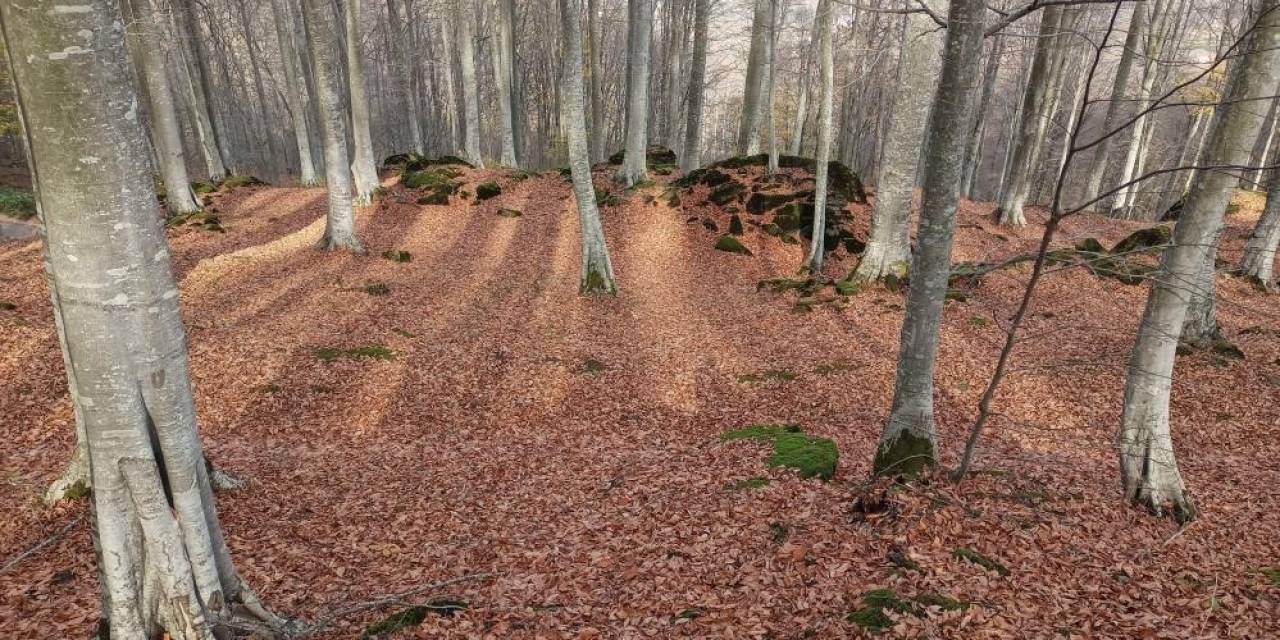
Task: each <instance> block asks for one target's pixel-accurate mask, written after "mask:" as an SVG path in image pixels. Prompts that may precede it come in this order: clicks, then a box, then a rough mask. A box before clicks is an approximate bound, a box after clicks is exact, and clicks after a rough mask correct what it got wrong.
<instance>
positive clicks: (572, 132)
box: [560, 0, 618, 295]
mask: <svg viewBox="0 0 1280 640" xmlns="http://www.w3.org/2000/svg"><path fill="white" fill-rule="evenodd" d="M560 13H561V22H562V26H563V29H564V64H565V69H564V74H563V75H564V79H563V82H564V90H563V94H562V102H561V104H562V106H563V108H564V119H565V125H566V126H565V133H566V134H568V138H569V171H570V172H571V173H572V175H573V197H574V200H575V201H576V202H577V205H578V221H579V223H580V224H581V225H582V280H581V283H580V284H579V287H578V292H579V293H580V294H582V295H601V294H603V295H615V294H616V293H617V292H618V286H617V284H616V283H615V280H614V277H613V263H612V262H611V261H610V260H609V247H608V245H606V244H605V239H604V228H603V226H602V225H601V224H600V211H599V210H598V209H597V208H596V196H595V186H594V185H593V184H592V182H591V161H590V159H589V158H588V157H587V115H586V105H585V102H586V100H585V97H584V95H583V94H584V91H583V87H582V66H583V65H582V24H581V20H582V0H560Z"/></svg>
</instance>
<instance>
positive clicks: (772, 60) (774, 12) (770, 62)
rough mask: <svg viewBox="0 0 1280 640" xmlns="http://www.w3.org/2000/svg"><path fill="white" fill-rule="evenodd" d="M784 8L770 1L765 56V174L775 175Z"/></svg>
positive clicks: (777, 1)
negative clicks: (776, 103) (776, 104)
mask: <svg viewBox="0 0 1280 640" xmlns="http://www.w3.org/2000/svg"><path fill="white" fill-rule="evenodd" d="M782 13H783V7H782V2H781V0H769V49H768V52H767V53H768V55H766V56H765V67H764V69H765V76H764V130H765V136H766V137H767V138H768V153H769V160H768V162H767V164H766V166H765V173H767V174H769V175H773V174H775V173H777V172H778V130H777V122H776V120H775V118H774V113H773V111H774V109H773V89H774V85H775V84H777V81H778V73H777V71H778V69H777V64H776V62H777V55H778V31H779V29H781V26H782V19H783V16H782Z"/></svg>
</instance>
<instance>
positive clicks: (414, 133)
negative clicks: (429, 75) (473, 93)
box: [277, 0, 427, 153]
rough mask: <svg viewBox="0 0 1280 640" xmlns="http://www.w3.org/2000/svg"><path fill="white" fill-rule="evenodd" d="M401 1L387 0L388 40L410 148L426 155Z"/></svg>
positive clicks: (406, 8) (405, 19) (405, 18)
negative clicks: (401, 15)
mask: <svg viewBox="0 0 1280 640" xmlns="http://www.w3.org/2000/svg"><path fill="white" fill-rule="evenodd" d="M277 1H278V0H277ZM400 4H401V2H400V0H387V28H388V29H389V30H390V32H391V33H390V37H389V38H388V40H389V41H390V43H391V53H392V55H393V57H394V59H395V62H394V63H393V64H392V66H393V67H394V68H395V71H396V79H397V81H398V82H397V85H398V86H397V87H396V89H397V90H398V91H399V93H400V94H401V96H402V97H403V100H404V109H405V119H406V120H407V121H408V125H409V126H408V129H409V148H410V149H412V150H414V151H416V152H418V153H426V152H427V148H426V145H425V144H424V143H423V137H422V114H421V108H420V106H419V101H418V92H417V91H414V90H413V87H414V82H413V66H412V64H411V62H410V60H411V57H410V55H409V53H408V51H407V50H406V47H405V41H406V40H408V39H409V30H408V29H407V28H406V26H405V21H407V20H408V19H409V17H408V6H407V5H406V6H405V10H406V11H405V13H406V15H405V17H404V18H403V19H402V18H401V17H400Z"/></svg>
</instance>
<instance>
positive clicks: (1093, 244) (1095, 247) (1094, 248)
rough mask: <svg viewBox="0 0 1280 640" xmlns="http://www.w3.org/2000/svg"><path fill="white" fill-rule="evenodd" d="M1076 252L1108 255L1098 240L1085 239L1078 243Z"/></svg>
mask: <svg viewBox="0 0 1280 640" xmlns="http://www.w3.org/2000/svg"><path fill="white" fill-rule="evenodd" d="M1076 251H1087V252H1089V253H1106V252H1107V250H1106V248H1105V247H1103V246H1102V243H1101V242H1098V239H1097V238H1085V239H1083V240H1081V241H1079V242H1077V243H1076Z"/></svg>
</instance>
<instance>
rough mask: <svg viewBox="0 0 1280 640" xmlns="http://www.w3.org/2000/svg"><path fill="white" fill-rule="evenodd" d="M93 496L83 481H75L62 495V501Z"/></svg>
mask: <svg viewBox="0 0 1280 640" xmlns="http://www.w3.org/2000/svg"><path fill="white" fill-rule="evenodd" d="M91 495H93V489H92V488H90V487H89V485H88V484H86V483H85V481H84V480H76V481H75V483H73V484H72V485H71V486H69V487H67V490H66V491H64V492H63V493H62V499H63V500H80V499H82V498H88V497H89V496H91Z"/></svg>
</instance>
